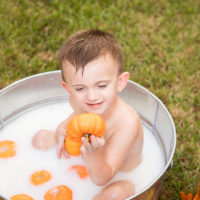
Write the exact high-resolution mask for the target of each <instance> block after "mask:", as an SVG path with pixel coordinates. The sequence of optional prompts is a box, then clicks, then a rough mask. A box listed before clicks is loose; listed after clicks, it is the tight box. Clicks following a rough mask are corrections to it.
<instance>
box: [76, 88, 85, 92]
mask: <svg viewBox="0 0 200 200" xmlns="http://www.w3.org/2000/svg"><path fill="white" fill-rule="evenodd" d="M83 89H84V88H83V87H78V88H75V90H76V91H78V92H80V91H82V90H83Z"/></svg>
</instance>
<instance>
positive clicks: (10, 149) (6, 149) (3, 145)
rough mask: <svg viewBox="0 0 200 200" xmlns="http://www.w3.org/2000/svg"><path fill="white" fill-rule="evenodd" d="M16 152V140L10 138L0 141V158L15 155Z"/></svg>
mask: <svg viewBox="0 0 200 200" xmlns="http://www.w3.org/2000/svg"><path fill="white" fill-rule="evenodd" d="M15 154H16V152H15V142H13V141H9V140H5V141H0V158H8V157H13V156H15Z"/></svg>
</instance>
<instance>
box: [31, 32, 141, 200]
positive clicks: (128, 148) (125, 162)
mask: <svg viewBox="0 0 200 200" xmlns="http://www.w3.org/2000/svg"><path fill="white" fill-rule="evenodd" d="M58 59H59V62H60V66H61V71H62V77H63V82H62V86H63V88H64V89H65V90H66V91H67V92H68V93H69V95H70V104H71V106H72V108H73V113H72V114H71V115H70V116H69V117H68V118H67V119H66V120H65V121H64V122H62V123H61V124H60V125H59V126H58V127H57V129H56V133H55V134H54V133H53V132H48V131H45V130H41V131H40V132H38V133H37V134H36V135H35V137H34V138H33V144H34V145H35V146H36V147H37V148H41V149H42V148H49V147H50V146H51V145H54V138H53V139H52V137H49V136H53V137H54V136H55V139H56V141H57V154H58V157H67V156H68V155H66V152H65V150H64V139H65V135H66V125H67V123H68V122H69V121H70V120H71V119H72V118H73V117H75V116H76V115H78V114H83V113H97V114H99V115H101V116H102V117H103V119H104V120H105V123H106V133H105V134H104V135H103V136H102V137H101V138H99V137H95V136H91V141H90V142H89V141H88V140H87V139H86V138H85V137H82V142H83V143H82V146H81V156H82V158H83V160H84V162H85V165H86V168H87V170H88V173H89V176H90V178H91V180H92V181H93V182H94V184H97V185H106V186H105V187H104V189H103V190H102V191H101V192H100V193H99V194H97V195H96V196H95V197H94V200H124V199H126V198H128V197H130V196H132V195H133V194H134V184H133V183H132V182H130V181H128V180H119V181H115V182H112V183H110V182H109V181H110V180H112V178H113V177H114V176H115V175H116V173H117V172H119V171H127V172H128V171H130V170H132V169H133V168H135V167H136V166H137V165H138V164H139V163H140V162H141V159H142V147H143V130H142V124H141V121H140V117H139V115H138V114H137V113H136V111H135V110H134V109H133V108H132V107H131V106H129V105H128V104H127V103H126V102H125V101H123V100H122V99H120V98H119V97H118V96H117V93H118V92H121V91H122V90H123V89H124V88H125V86H126V84H127V82H128V80H129V73H128V72H124V70H123V61H122V51H121V48H120V46H119V44H118V42H117V41H116V40H115V38H114V37H113V36H112V35H110V34H108V33H106V32H103V31H100V30H84V31H80V32H77V33H75V34H74V35H72V36H71V37H70V38H69V40H68V41H67V42H66V44H65V45H64V46H63V47H62V48H61V49H60V51H59V52H58ZM47 135H48V136H47ZM45 136H47V137H45ZM46 139H48V141H49V142H48V141H47V140H46ZM38 140H40V142H39V143H40V145H38V144H39V143H38ZM42 140H43V141H44V143H42V142H41V141H42ZM45 142H46V144H45ZM108 182H109V183H108ZM107 183H108V184H107Z"/></svg>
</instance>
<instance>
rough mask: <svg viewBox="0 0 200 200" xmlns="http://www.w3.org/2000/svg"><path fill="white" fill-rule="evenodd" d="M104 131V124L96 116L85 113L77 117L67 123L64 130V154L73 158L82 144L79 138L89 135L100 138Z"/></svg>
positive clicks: (101, 119)
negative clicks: (65, 133)
mask: <svg viewBox="0 0 200 200" xmlns="http://www.w3.org/2000/svg"><path fill="white" fill-rule="evenodd" d="M105 130H106V127H105V122H104V120H103V118H102V117H101V116H99V115H98V114H95V113H85V114H81V115H77V116H76V117H74V118H73V119H72V120H71V121H70V122H69V123H68V125H67V128H66V132H67V136H66V138H65V150H66V152H67V153H68V154H71V155H74V156H77V155H79V154H80V146H81V143H82V142H81V137H83V136H85V135H91V134H92V135H95V136H97V137H100V136H102V135H103V134H104V132H105Z"/></svg>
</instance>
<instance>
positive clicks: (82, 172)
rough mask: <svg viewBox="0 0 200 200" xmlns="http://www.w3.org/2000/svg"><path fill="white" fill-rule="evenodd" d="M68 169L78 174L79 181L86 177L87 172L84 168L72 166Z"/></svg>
mask: <svg viewBox="0 0 200 200" xmlns="http://www.w3.org/2000/svg"><path fill="white" fill-rule="evenodd" d="M70 169H73V170H76V172H77V173H78V175H79V177H80V178H81V179H84V178H86V177H87V176H88V172H87V170H86V168H85V166H82V165H74V166H72V167H70Z"/></svg>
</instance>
